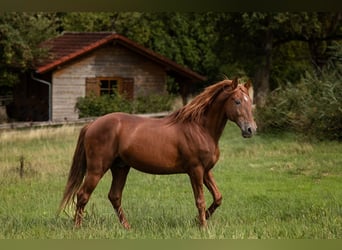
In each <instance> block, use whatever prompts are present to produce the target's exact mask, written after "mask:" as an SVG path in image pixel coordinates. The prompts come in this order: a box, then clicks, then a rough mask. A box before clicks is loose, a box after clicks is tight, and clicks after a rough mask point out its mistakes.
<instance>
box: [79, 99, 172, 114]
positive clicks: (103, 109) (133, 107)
mask: <svg viewBox="0 0 342 250" xmlns="http://www.w3.org/2000/svg"><path fill="white" fill-rule="evenodd" d="M173 99H174V98H173V96H170V95H150V96H146V97H138V98H137V99H136V100H133V101H129V100H127V99H125V98H124V97H122V96H121V95H119V94H115V95H113V96H109V95H105V96H99V97H98V96H95V95H90V96H86V97H80V98H79V99H78V101H77V103H76V106H75V108H76V110H78V112H79V117H80V118H83V117H93V116H95V117H96V116H102V115H105V114H108V113H112V112H125V113H154V112H162V111H168V110H171V107H172V102H173Z"/></svg>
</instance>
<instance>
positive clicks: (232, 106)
mask: <svg viewBox="0 0 342 250" xmlns="http://www.w3.org/2000/svg"><path fill="white" fill-rule="evenodd" d="M229 87H230V88H229V89H230V91H229V92H230V96H229V98H228V99H227V101H226V103H225V111H226V115H227V117H228V119H229V120H231V121H233V122H235V123H236V124H237V125H238V126H239V127H240V129H241V132H242V136H243V137H245V138H249V137H252V135H253V134H254V133H255V132H256V128H257V126H256V123H255V121H254V118H253V113H252V100H251V97H250V96H249V88H251V82H250V81H248V82H247V83H245V84H244V85H238V80H237V78H235V79H234V80H233V81H232V83H231V85H230V86H229Z"/></svg>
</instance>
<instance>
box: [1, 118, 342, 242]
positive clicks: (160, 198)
mask: <svg viewBox="0 0 342 250" xmlns="http://www.w3.org/2000/svg"><path fill="white" fill-rule="evenodd" d="M79 130H80V127H73V126H70V127H60V128H54V129H37V130H24V131H14V132H2V133H1V134H0V184H1V188H0V197H1V202H0V224H1V227H0V238H15V239H18V238H19V239H22V238H24V239H27V238H29V239H47V238H54V239H59V238H63V239H69V238H70V239H89V238H101V239H107V238H108V239H116V238H120V239H132V238H133V239H135V238H139V239H141V238H148V239H155V238H157V239H165V238H167V239H170V238H178V239H183V238H187V239H189V238H198V239H222V238H229V239H232V238H233V239H244V238H262V239H268V238H272V239H274V238H281V239H297V238H300V239H302V238H309V239H336V238H341V236H342V188H341V185H342V184H341V174H342V156H341V151H342V146H341V144H340V143H338V142H317V143H314V142H308V141H303V140H301V139H298V138H297V137H296V136H295V135H294V134H291V133H289V134H282V135H277V136H272V135H267V136H265V135H258V136H256V137H254V138H252V139H248V140H246V139H243V138H242V137H241V135H240V131H239V130H238V129H237V128H236V127H235V125H232V124H228V125H227V128H226V129H225V131H224V134H223V136H222V138H221V141H220V146H221V158H220V161H219V162H218V163H217V165H216V167H215V168H214V175H215V178H216V181H217V184H218V186H219V188H220V190H221V192H222V194H223V204H222V206H221V207H220V208H218V210H217V212H216V213H215V214H214V215H213V217H212V218H211V219H210V221H209V226H208V229H207V230H199V228H198V226H197V222H196V219H195V218H196V215H197V209H196V207H195V204H194V198H193V194H192V190H191V185H190V182H189V178H188V177H187V176H186V175H169V176H157V175H147V174H143V173H140V172H138V171H135V170H133V169H132V170H131V172H130V174H129V176H128V180H127V184H126V187H125V190H124V196H123V207H124V209H125V211H126V213H127V217H128V220H129V221H130V223H131V225H132V229H131V230H130V231H126V230H124V229H123V228H122V227H121V226H120V224H119V222H118V220H117V218H116V215H115V214H114V212H113V209H112V207H111V204H110V202H109V201H108V199H107V193H108V191H109V187H110V182H111V178H110V174H107V175H105V176H104V178H103V179H102V181H101V182H100V183H99V185H98V187H97V188H96V189H95V191H94V193H93V195H92V197H91V199H90V201H89V204H88V205H87V207H86V215H85V218H84V225H83V227H82V228H81V229H79V230H76V229H74V228H73V224H72V216H73V209H70V210H67V211H66V212H65V213H64V214H62V215H61V216H60V217H56V211H57V207H58V204H59V201H60V199H61V195H62V191H63V189H64V185H65V182H66V178H67V174H68V170H69V167H70V163H71V158H72V154H73V151H74V147H75V144H76V140H77V136H78V132H79ZM21 156H23V158H24V171H25V172H24V175H23V176H22V177H20V175H19V170H18V169H19V166H20V157H21ZM205 195H206V201H207V205H210V203H211V201H212V198H211V196H210V194H209V193H208V192H206V193H205Z"/></svg>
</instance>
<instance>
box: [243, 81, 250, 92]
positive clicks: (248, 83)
mask: <svg viewBox="0 0 342 250" xmlns="http://www.w3.org/2000/svg"><path fill="white" fill-rule="evenodd" d="M244 86H245V88H246V89H247V90H249V88H250V87H251V86H252V81H251V80H248V82H246V83H245V85H244Z"/></svg>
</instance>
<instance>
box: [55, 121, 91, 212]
mask: <svg viewBox="0 0 342 250" xmlns="http://www.w3.org/2000/svg"><path fill="white" fill-rule="evenodd" d="M87 128H88V125H86V126H84V127H83V128H82V129H81V132H80V134H79V136H78V141H77V146H76V149H75V153H74V157H73V160H72V165H71V168H70V171H69V177H68V181H67V184H66V186H65V190H64V194H63V199H62V201H61V203H60V206H59V209H58V212H57V214H60V213H61V212H62V211H63V210H64V209H65V208H66V207H67V206H68V204H69V203H70V202H71V201H73V202H74V200H75V196H76V193H77V191H78V190H79V188H80V186H81V185H82V182H83V178H84V175H85V172H86V167H87V160H86V154H85V149H84V136H85V133H86V131H87Z"/></svg>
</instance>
